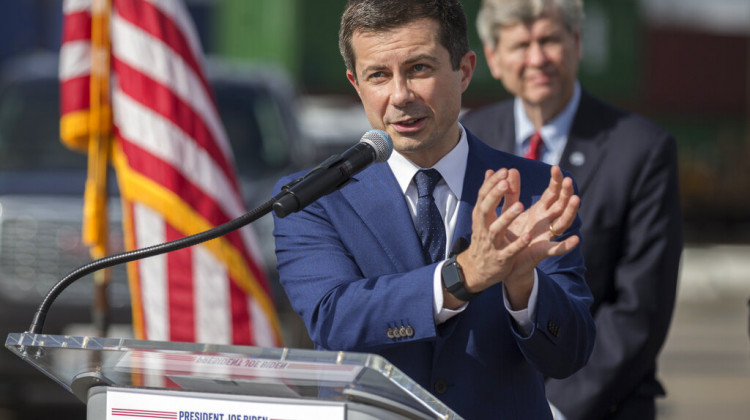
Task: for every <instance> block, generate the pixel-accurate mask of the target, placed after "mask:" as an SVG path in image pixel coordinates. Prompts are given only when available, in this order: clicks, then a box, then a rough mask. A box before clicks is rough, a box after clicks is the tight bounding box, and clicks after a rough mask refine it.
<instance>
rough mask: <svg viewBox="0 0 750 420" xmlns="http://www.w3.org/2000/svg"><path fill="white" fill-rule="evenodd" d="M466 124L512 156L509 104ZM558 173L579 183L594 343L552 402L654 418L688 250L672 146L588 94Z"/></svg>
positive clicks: (609, 414)
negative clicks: (659, 363) (660, 366)
mask: <svg viewBox="0 0 750 420" xmlns="http://www.w3.org/2000/svg"><path fill="white" fill-rule="evenodd" d="M462 123H463V124H464V126H465V127H467V128H468V129H469V130H472V131H473V132H475V133H477V135H479V136H480V137H481V138H482V139H483V140H484V141H486V142H487V144H489V145H490V146H492V147H494V148H497V149H499V150H504V151H507V152H510V153H513V151H514V148H515V122H514V116H513V101H512V100H507V101H503V102H498V103H496V104H492V105H489V106H486V107H484V108H480V109H477V110H474V111H471V112H469V113H468V114H467V115H466V116H464V117H463V118H462ZM560 167H561V168H562V169H563V170H566V171H569V172H570V173H572V174H573V177H574V178H575V180H576V182H577V184H578V188H579V195H580V196H581V208H580V211H579V215H580V216H581V220H582V222H583V225H582V227H581V236H582V239H583V242H582V244H581V248H582V251H583V255H584V258H585V260H586V269H587V270H586V281H587V282H588V284H589V286H590V287H591V291H592V293H593V295H594V304H593V306H592V311H593V314H594V320H595V321H596V325H597V331H598V334H597V337H596V344H595V345H594V352H593V353H592V354H591V358H590V360H589V363H588V365H587V366H585V367H584V368H583V369H581V370H580V371H578V372H576V374H575V375H572V376H571V377H569V378H566V379H564V380H559V381H558V380H550V381H549V382H548V384H547V395H548V397H549V399H550V401H552V402H553V403H554V404H555V405H556V406H557V407H558V408H560V409H561V410H562V411H563V413H564V414H566V416H567V417H568V419H569V420H601V419H605V418H607V419H609V418H638V419H646V418H649V417H651V418H653V413H649V412H648V410H652V409H653V398H654V396H655V395H659V394H663V393H664V391H663V389H662V387H661V385H660V384H659V382H657V380H656V359H657V356H658V354H659V350H660V349H661V347H662V345H663V344H664V340H665V338H666V334H667V330H668V327H669V323H670V320H671V317H672V311H673V308H674V301H675V291H676V287H677V274H678V269H679V262H680V255H681V253H682V247H683V238H682V213H681V210H680V197H679V187H678V182H677V145H676V142H675V140H674V138H673V137H672V136H671V135H670V134H669V133H667V132H666V131H665V130H664V129H662V128H660V127H658V126H657V125H656V124H653V123H652V122H650V121H648V120H646V119H644V118H642V117H640V116H638V115H635V114H632V113H628V112H625V111H622V110H619V109H616V108H614V107H612V106H611V105H608V104H606V103H604V102H602V101H599V100H598V99H596V98H594V97H593V96H591V95H590V94H589V93H587V92H586V91H585V90H584V91H582V93H581V101H580V103H579V105H578V110H577V112H576V115H575V119H574V120H573V125H572V127H571V130H570V133H569V134H568V142H567V144H566V146H565V150H564V151H563V154H562V156H561V159H560ZM644 399H650V400H651V401H652V403H651V409H649V408H648V404H644V402H645V401H644ZM631 407H632V408H631ZM638 407H640V408H638ZM644 410H645V411H644ZM619 413H622V414H619ZM618 415H619V417H618Z"/></svg>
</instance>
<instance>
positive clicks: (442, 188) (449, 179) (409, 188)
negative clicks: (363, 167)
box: [388, 124, 537, 335]
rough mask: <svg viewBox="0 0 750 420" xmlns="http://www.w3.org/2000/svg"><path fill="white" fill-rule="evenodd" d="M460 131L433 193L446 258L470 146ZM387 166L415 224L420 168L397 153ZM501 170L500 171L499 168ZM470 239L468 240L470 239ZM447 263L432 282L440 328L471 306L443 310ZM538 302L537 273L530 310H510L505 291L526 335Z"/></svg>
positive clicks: (441, 166)
mask: <svg viewBox="0 0 750 420" xmlns="http://www.w3.org/2000/svg"><path fill="white" fill-rule="evenodd" d="M459 129H460V130H461V138H460V140H459V142H458V144H457V145H456V147H454V148H453V150H451V151H450V152H448V154H446V155H445V156H443V158H442V159H440V161H438V162H437V163H436V164H435V166H433V168H434V169H436V170H437V171H438V172H440V175H441V176H442V179H441V180H440V182H438V184H437V186H436V187H435V191H434V192H433V197H434V198H435V204H436V205H437V207H438V210H439V211H440V215H441V216H442V218H443V223H444V224H445V239H446V241H445V243H446V249H445V255H446V256H447V255H448V252H450V249H451V247H452V245H453V233H454V231H455V230H456V220H457V219H458V211H457V210H458V206H459V205H460V199H459V198H460V197H461V194H462V192H463V185H464V174H465V173H466V164H467V159H468V156H469V143H468V140H467V139H466V131H465V130H464V128H463V126H461V125H460V124H459ZM388 165H390V167H391V171H393V174H394V175H395V176H396V180H397V181H398V184H399V186H400V187H401V191H403V193H404V198H405V199H406V204H407V206H408V207H409V211H410V212H411V216H412V220H414V221H415V225H416V215H417V200H418V195H417V186H416V185H415V184H414V182H413V179H414V175H415V174H416V173H417V172H418V171H419V170H420V169H429V168H420V167H419V166H417V165H416V164H414V162H412V161H410V160H409V159H408V158H407V157H406V156H404V155H402V154H401V153H399V152H398V151H396V150H394V151H393V153H392V154H391V157H390V158H389V159H388ZM498 169H499V168H498ZM467 239H468V238H467ZM444 263H445V261H442V262H440V263H439V264H438V265H437V267H436V268H435V275H434V281H433V296H434V306H433V309H434V316H435V321H436V322H437V323H438V324H440V323H443V322H445V321H447V320H448V319H450V318H451V317H453V316H455V315H456V314H458V313H460V312H462V311H463V310H464V309H466V307H467V306H468V303H466V304H464V305H463V306H461V307H460V308H458V309H456V310H451V309H446V308H443V280H442V275H441V270H442V268H443V264H444ZM536 299H537V275H536V270H535V271H534V286H533V289H532V291H531V296H530V297H529V304H528V307H527V308H525V309H522V310H519V311H514V310H511V309H510V303H509V302H508V299H507V297H506V295H505V288H503V300H504V302H505V308H506V309H507V310H508V312H509V313H510V314H511V316H513V319H515V321H516V323H517V324H518V326H519V327H520V328H521V330H522V331H523V332H525V333H526V334H527V335H528V334H529V333H530V332H531V329H532V327H533V321H534V314H535V312H536V311H535V309H536Z"/></svg>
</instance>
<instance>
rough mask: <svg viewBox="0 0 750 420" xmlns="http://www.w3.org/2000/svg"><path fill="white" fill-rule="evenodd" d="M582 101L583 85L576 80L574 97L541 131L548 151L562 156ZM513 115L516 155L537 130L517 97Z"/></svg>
mask: <svg viewBox="0 0 750 420" xmlns="http://www.w3.org/2000/svg"><path fill="white" fill-rule="evenodd" d="M580 101H581V85H580V83H579V82H578V81H577V80H576V82H575V86H574V87H573V96H572V97H571V98H570V101H569V102H568V104H567V105H566V106H565V108H564V109H563V110H562V112H561V113H560V114H559V115H558V116H556V117H555V118H554V119H552V121H550V122H548V123H547V124H545V125H544V126H543V127H542V129H541V134H542V139H544V146H545V147H546V148H547V149H548V150H550V151H552V152H554V153H558V154H562V149H564V148H565V143H566V142H567V141H568V133H570V128H571V127H572V126H573V119H574V118H575V115H576V111H577V110H578V103H579V102H580ZM513 113H514V117H515V121H516V153H518V152H519V151H520V150H523V144H524V142H525V141H526V140H527V139H528V138H529V137H531V135H532V134H533V133H534V130H536V128H534V124H533V123H532V122H531V120H530V119H529V117H528V116H527V115H526V111H525V110H524V109H523V103H522V102H521V99H520V98H519V97H517V96H516V98H515V100H514V102H513Z"/></svg>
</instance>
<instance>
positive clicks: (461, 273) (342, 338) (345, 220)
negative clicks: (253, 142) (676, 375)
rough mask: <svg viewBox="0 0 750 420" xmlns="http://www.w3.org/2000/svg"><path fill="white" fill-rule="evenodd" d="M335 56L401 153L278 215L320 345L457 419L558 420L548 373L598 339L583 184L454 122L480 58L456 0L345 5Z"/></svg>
mask: <svg viewBox="0 0 750 420" xmlns="http://www.w3.org/2000/svg"><path fill="white" fill-rule="evenodd" d="M339 46H340V49H341V52H342V55H343V57H344V61H345V64H346V75H347V78H348V79H349V81H350V82H351V84H352V86H353V87H354V89H355V90H356V91H357V93H358V95H359V97H360V99H361V100H362V104H363V106H364V109H365V112H366V114H367V117H368V119H369V122H370V124H371V125H372V126H373V128H376V129H379V130H382V131H385V132H387V133H388V134H389V135H390V136H391V138H392V140H393V144H394V149H395V151H394V153H393V154H392V155H391V157H390V158H389V160H388V161H387V162H385V163H380V164H374V165H372V166H370V167H368V168H367V169H365V170H363V171H362V172H361V173H359V174H358V175H356V176H355V177H354V178H353V180H352V182H350V183H349V184H347V185H346V186H345V187H343V188H342V189H340V190H338V191H335V192H334V193H332V194H330V195H327V196H324V197H322V198H321V199H319V200H317V201H316V202H314V203H312V204H310V205H309V206H307V207H306V208H305V209H303V210H302V211H300V212H298V213H293V214H291V215H289V216H287V217H285V218H278V217H277V218H276V219H275V229H274V235H275V239H276V255H277V258H278V270H279V274H280V279H281V282H282V284H283V286H284V288H285V291H286V292H287V295H288V297H289V299H290V302H291V304H292V306H293V307H294V309H295V310H296V311H297V312H298V313H299V315H300V316H301V317H302V319H303V321H304V322H305V325H306V326H307V329H308V332H309V334H310V337H311V339H312V341H313V343H314V344H315V346H316V348H318V349H326V350H344V351H361V352H374V353H378V354H380V355H382V356H383V357H385V358H386V359H387V360H389V361H390V362H392V363H393V364H394V365H395V366H397V367H398V368H399V369H401V370H402V371H403V372H404V373H406V374H407V375H408V376H410V377H411V378H412V379H414V380H415V381H417V382H418V383H419V384H420V385H422V386H423V387H424V388H426V389H427V390H429V391H430V392H432V393H434V394H435V395H436V396H437V397H438V398H439V399H440V400H442V401H443V402H444V403H445V404H447V405H448V406H449V407H451V408H452V409H453V410H455V411H456V412H457V413H458V414H459V415H461V416H464V417H466V418H474V419H486V418H504V419H550V418H551V417H552V414H551V412H550V409H549V405H548V404H547V400H546V398H545V394H544V377H555V378H563V377H566V376H568V375H570V374H572V373H573V372H575V371H577V370H578V369H580V368H581V367H582V366H583V365H584V364H585V363H586V360H587V358H588V356H589V353H590V352H591V348H592V346H593V341H594V336H595V331H594V324H593V319H592V317H591V315H590V310H589V305H590V303H591V300H592V298H591V293H590V291H589V289H588V288H587V286H586V284H585V281H584V278H583V274H584V266H583V260H582V257H581V254H580V250H579V247H578V244H579V242H580V237H579V235H578V229H579V227H580V220H579V219H578V217H577V211H578V205H579V199H578V197H577V195H576V194H575V185H574V183H573V180H572V179H571V178H570V177H568V176H564V174H563V173H562V171H560V169H559V168H558V167H556V166H549V165H546V164H544V163H540V162H535V161H532V160H528V159H522V158H519V157H516V156H514V155H512V154H509V153H504V152H500V151H497V150H494V149H491V148H490V147H488V146H486V145H485V144H484V143H482V142H481V141H480V140H479V139H477V138H476V137H475V136H473V135H472V134H471V133H470V132H468V131H467V130H465V129H464V128H463V127H462V126H461V125H460V124H459V123H458V115H459V112H460V108H461V95H462V93H463V92H464V91H465V90H466V88H467V86H468V85H469V82H470V80H471V77H472V74H473V72H474V67H475V64H476V55H475V54H474V53H473V52H472V51H470V50H469V47H468V37H467V25H466V17H465V15H464V12H463V9H462V7H461V4H460V2H459V1H458V0H350V1H349V2H348V3H347V5H346V8H345V10H344V13H343V16H342V20H341V28H340V33H339ZM296 177H297V175H293V176H291V177H288V178H286V179H282V180H281V181H280V182H279V184H278V185H277V191H278V190H279V189H280V187H281V186H282V185H285V184H287V183H288V182H289V181H291V180H292V179H295V178H296ZM423 178H429V179H430V181H429V182H427V181H423ZM426 184H430V185H431V186H432V187H434V190H433V191H430V192H424V190H423V187H422V186H423V185H426ZM433 202H434V203H433ZM425 224H426V225H427V228H426V229H424V230H426V231H427V232H428V233H426V234H425V235H423V236H420V234H418V233H417V231H418V230H419V231H420V232H421V231H422V230H423V229H422V228H423V227H424V226H425ZM425 238H433V239H425ZM459 238H463V239H464V241H462V240H460V239H459ZM454 243H457V244H459V245H457V246H452V244H454ZM462 243H465V244H464V245H461V244H462ZM423 247H424V248H423ZM436 248H437V249H436Z"/></svg>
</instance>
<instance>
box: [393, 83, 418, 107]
mask: <svg viewBox="0 0 750 420" xmlns="http://www.w3.org/2000/svg"><path fill="white" fill-rule="evenodd" d="M392 83H393V85H392V89H393V91H392V92H391V104H393V105H394V106H397V107H401V106H404V105H407V104H409V103H410V102H412V101H413V100H414V91H413V90H412V87H411V82H410V80H409V78H407V77H404V76H395V77H394V78H393V81H392Z"/></svg>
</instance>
